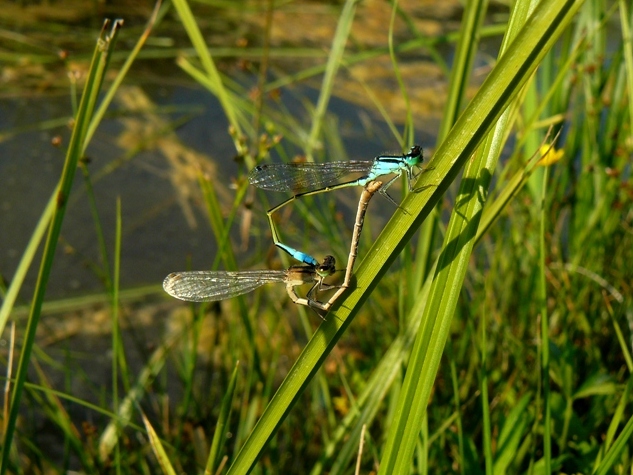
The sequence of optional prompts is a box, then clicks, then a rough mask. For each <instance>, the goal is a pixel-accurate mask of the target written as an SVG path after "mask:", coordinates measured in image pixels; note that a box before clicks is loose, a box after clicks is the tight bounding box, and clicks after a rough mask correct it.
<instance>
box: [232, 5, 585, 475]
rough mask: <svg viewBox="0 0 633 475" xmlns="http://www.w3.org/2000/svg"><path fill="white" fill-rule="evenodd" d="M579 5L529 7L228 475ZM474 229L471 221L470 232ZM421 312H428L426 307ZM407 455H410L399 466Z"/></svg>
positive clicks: (290, 399) (303, 381)
mask: <svg viewBox="0 0 633 475" xmlns="http://www.w3.org/2000/svg"><path fill="white" fill-rule="evenodd" d="M579 5H580V2H577V1H573V0H569V1H567V2H564V1H554V0H550V1H544V2H542V3H541V4H540V5H539V7H538V8H537V9H536V10H535V14H534V15H533V16H532V17H530V19H529V20H528V22H527V24H526V26H525V27H524V28H523V29H522V30H521V31H520V32H519V35H518V36H517V40H516V41H515V42H514V43H512V45H510V47H509V48H508V51H507V52H506V54H504V55H503V57H502V58H501V59H500V60H499V63H498V64H497V66H496V67H495V68H494V69H493V71H492V72H491V73H490V76H489V77H488V79H487V80H486V81H485V82H484V84H483V85H482V87H481V89H480V91H479V93H478V94H477V95H476V96H475V98H473V100H472V102H471V103H470V104H469V106H468V107H467V108H466V110H465V111H464V113H463V114H462V116H461V118H460V119H459V120H458V122H457V124H456V125H455V127H454V128H453V130H452V132H451V134H450V135H449V136H448V137H447V139H446V140H445V142H444V143H443V144H442V145H441V146H440V148H439V149H438V151H437V153H436V156H435V159H434V160H433V162H432V164H431V166H430V170H429V171H427V173H424V174H423V175H422V177H421V179H420V180H419V181H418V183H417V187H418V189H419V190H420V191H418V192H417V193H411V194H409V195H408V196H407V198H406V199H405V201H404V202H403V204H402V209H400V210H398V211H397V212H396V214H395V216H394V217H393V218H392V219H391V220H390V221H389V223H388V224H387V226H386V227H385V229H384V230H383V232H382V233H381V235H380V237H379V238H378V240H377V241H376V243H375V245H374V246H373V247H372V249H370V251H369V252H368V256H369V257H368V258H366V259H365V260H364V261H363V262H362V263H361V265H360V266H359V268H358V270H357V272H356V278H357V284H356V288H355V289H354V290H353V291H350V292H349V293H346V294H344V295H343V297H342V298H341V304H340V305H338V306H337V308H336V310H335V311H333V312H332V313H330V314H329V316H328V319H327V321H326V322H324V323H323V324H322V325H321V326H320V327H319V329H318V330H317V332H316V333H315V335H314V337H313V338H312V339H311V340H310V342H309V343H308V345H307V346H306V347H305V349H304V351H303V352H302V353H301V355H300V356H299V358H298V360H297V362H296V363H295V365H294V366H293V368H292V369H291V370H290V372H289V374H288V376H287V377H286V379H285V380H284V383H283V384H282V385H281V387H280V388H279V390H278V392H277V393H276V394H275V396H274V397H273V399H272V401H271V403H270V404H269V406H268V407H267V409H266V411H265V412H264V414H263V415H262V417H261V419H260V420H259V422H258V424H257V425H256V427H255V428H254V429H253V432H252V433H251V436H250V437H249V438H248V440H247V441H246V442H245V444H244V446H243V447H242V449H241V451H240V452H239V453H238V455H237V457H236V459H235V461H234V463H233V465H232V466H231V468H230V470H229V473H244V472H246V471H248V470H249V469H250V468H251V467H252V465H253V464H254V463H255V461H256V460H257V458H258V457H259V454H260V452H261V450H262V448H263V446H264V445H265V444H266V442H267V441H268V440H269V438H270V437H271V436H272V434H273V433H274V432H275V430H276V428H277V427H278V426H279V424H280V423H281V421H282V420H283V418H284V417H285V415H286V414H287V412H288V411H289V410H290V408H291V407H292V405H293V403H294V402H295V401H296V399H297V397H298V395H299V394H300V393H301V391H302V390H303V389H304V388H305V386H306V385H307V384H308V382H309V380H310V379H311V378H312V376H313V375H314V373H315V372H316V371H317V369H318V367H319V366H320V365H321V363H322V362H323V360H324V359H325V357H326V356H327V354H328V353H329V352H330V351H331V349H332V348H333V346H334V345H335V344H336V342H337V341H338V339H339V338H340V337H341V335H342V334H343V333H344V331H345V329H346V328H347V326H348V325H349V324H350V323H351V320H352V318H353V316H354V315H355V313H356V311H357V310H358V308H359V307H360V305H361V304H362V303H363V302H364V301H365V300H366V299H367V297H368V296H369V294H370V293H371V291H372V290H373V288H374V287H375V286H376V284H377V282H378V280H379V279H380V277H381V276H382V274H384V272H386V270H387V268H388V266H389V265H390V264H391V263H392V262H393V260H394V259H395V258H396V256H397V255H398V254H399V252H400V251H401V250H402V248H403V247H404V245H405V244H406V243H407V242H408V240H409V239H410V238H411V236H412V235H413V233H414V232H415V231H416V230H417V229H418V227H419V225H420V224H421V222H422V221H423V220H424V219H425V218H426V216H427V215H428V214H429V213H430V212H431V210H432V209H433V207H434V206H435V204H436V203H437V202H438V201H439V199H440V198H441V197H442V195H443V193H444V191H445V190H446V189H447V188H448V186H449V185H450V183H452V181H453V179H454V178H455V177H456V176H457V174H458V173H459V171H460V169H461V167H462V166H463V165H464V164H465V163H466V161H467V160H468V158H469V157H470V156H471V155H472V153H473V152H474V151H475V149H476V148H477V146H478V144H479V143H480V141H481V140H482V139H483V137H484V136H485V133H486V132H487V131H488V130H490V128H491V127H492V126H493V125H494V123H495V122H496V120H497V119H498V118H499V116H500V115H501V113H502V112H503V110H504V109H505V107H507V105H508V104H509V102H510V101H511V100H512V99H513V98H514V97H515V96H516V95H517V94H518V92H519V90H520V88H521V87H522V86H523V85H524V84H525V83H526V82H527V80H528V78H529V77H530V75H531V73H532V72H533V71H534V70H535V68H536V66H537V65H538V63H539V61H540V60H541V59H542V57H543V55H544V54H545V52H546V51H548V50H549V49H550V48H551V46H552V45H553V43H554V41H555V40H556V38H557V37H558V35H559V34H560V33H561V31H562V30H563V28H564V27H565V26H567V25H568V23H569V22H570V21H571V18H572V17H573V15H574V13H575V11H576V10H577V8H578V7H579ZM420 185H422V187H420ZM475 231H476V226H475V227H474V229H473V230H472V233H474V232H475ZM426 313H427V314H428V313H429V310H428V309H427V310H426ZM440 354H441V351H440ZM424 405H426V400H425V401H424ZM409 460H410V458H408V459H407V463H408V461H409ZM381 469H383V468H382V467H381ZM383 470H386V471H387V472H389V470H390V468H389V467H385V468H384V469H383ZM390 473H393V472H390Z"/></svg>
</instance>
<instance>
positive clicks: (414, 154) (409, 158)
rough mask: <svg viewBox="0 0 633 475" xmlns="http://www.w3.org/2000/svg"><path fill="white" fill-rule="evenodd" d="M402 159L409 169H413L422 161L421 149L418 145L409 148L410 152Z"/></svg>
mask: <svg viewBox="0 0 633 475" xmlns="http://www.w3.org/2000/svg"><path fill="white" fill-rule="evenodd" d="M404 158H405V160H406V162H407V164H408V165H409V166H410V167H415V166H417V165H419V164H420V163H422V161H423V160H424V157H423V155H422V147H420V146H419V145H414V146H413V147H411V150H409V153H407V154H406V155H405V156H404Z"/></svg>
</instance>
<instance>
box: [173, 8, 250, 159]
mask: <svg viewBox="0 0 633 475" xmlns="http://www.w3.org/2000/svg"><path fill="white" fill-rule="evenodd" d="M172 3H173V4H174V7H175V8H176V11H177V12H178V16H179V17H180V20H181V21H182V24H183V26H184V27H185V30H186V31H187V34H188V35H189V39H190V40H191V44H192V45H193V47H194V48H195V50H196V53H197V55H198V58H200V61H201V62H202V67H203V68H204V70H205V71H206V75H207V77H208V79H209V81H210V84H211V87H212V92H213V93H214V94H215V95H216V96H217V98H218V100H219V101H220V104H221V105H222V109H223V110H224V113H225V114H226V117H227V119H228V121H229V124H231V127H233V128H234V129H235V131H236V134H237V135H242V128H241V126H240V123H239V121H238V120H237V114H236V111H235V108H234V106H233V105H234V104H235V102H234V101H233V100H232V99H231V97H230V94H229V92H228V91H227V89H226V88H225V87H224V84H223V82H222V78H221V77H220V73H219V72H218V69H217V68H216V67H215V63H214V62H213V58H212V57H211V55H210V54H209V49H208V48H207V45H206V44H205V42H204V39H203V37H202V32H201V31H200V28H198V25H197V23H196V20H195V18H194V16H193V13H192V12H191V8H189V4H188V3H187V1H186V0H174V1H173V2H172ZM179 64H181V65H182V62H179ZM234 143H235V146H236V150H237V152H238V154H240V155H242V154H243V152H244V150H242V146H241V142H240V141H234Z"/></svg>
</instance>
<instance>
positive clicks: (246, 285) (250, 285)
mask: <svg viewBox="0 0 633 475" xmlns="http://www.w3.org/2000/svg"><path fill="white" fill-rule="evenodd" d="M421 163H422V149H421V147H419V146H418V145H415V146H413V147H411V150H410V151H409V153H406V154H403V155H379V156H378V157H376V158H374V160H371V161H359V160H354V161H345V162H344V161H340V162H329V163H328V162H326V163H282V164H269V165H258V166H256V167H255V168H254V169H253V170H251V172H250V173H249V176H248V179H249V182H250V183H251V184H253V185H255V186H257V187H259V188H263V189H265V190H274V191H290V192H292V193H293V196H292V197H291V198H289V199H287V200H286V201H284V202H282V203H281V204H279V205H277V206H275V207H274V208H271V209H270V210H268V212H267V215H268V222H269V225H270V229H271V233H272V237H273V242H274V244H275V245H276V246H277V247H279V248H280V249H283V250H284V251H286V252H287V253H288V254H290V255H291V256H292V257H294V258H295V259H297V260H298V261H300V262H302V263H303V264H304V265H296V266H291V267H290V268H289V269H287V270H251V271H236V272H229V271H190V272H175V273H172V274H170V275H168V276H167V278H165V280H164V282H163V288H164V289H165V291H166V292H167V293H169V294H170V295H172V296H173V297H176V298H179V299H181V300H186V301H193V302H208V301H216V300H223V299H227V298H231V297H235V296H238V295H241V294H244V293H247V292H250V291H252V290H254V289H256V288H258V287H260V286H262V285H264V284H267V283H273V282H279V283H285V284H286V290H287V292H288V295H289V296H290V298H291V299H292V301H293V302H295V303H297V304H301V305H307V306H310V307H313V308H316V309H320V310H324V311H326V312H327V311H328V310H329V309H330V308H331V306H332V305H333V304H334V302H335V301H336V299H337V298H338V297H339V296H340V295H341V294H342V293H343V291H344V290H345V289H346V288H348V287H349V284H350V282H351V277H352V272H353V267H354V263H355V261H356V257H357V253H358V244H359V241H360V234H361V232H362V228H363V222H364V218H365V212H366V210H367V206H368V204H369V201H370V200H371V198H372V196H373V195H374V194H375V193H376V192H377V191H378V192H380V193H381V194H382V195H384V196H385V197H387V198H388V199H389V200H390V201H391V202H392V203H394V204H395V205H396V206H397V203H396V202H395V201H394V200H393V198H391V196H389V194H388V193H387V189H388V188H389V187H390V186H391V184H392V183H393V182H394V181H395V180H396V179H397V178H398V177H400V176H402V174H403V173H404V174H406V178H407V184H408V188H409V191H413V181H414V179H415V178H416V177H417V175H414V173H413V168H414V167H419V166H420V165H421ZM354 173H356V174H361V176H360V177H358V178H355V179H352V180H349V181H341V180H342V179H343V178H344V177H347V176H349V175H351V174H354ZM391 174H393V175H395V176H394V177H393V178H392V179H391V180H389V181H387V182H386V183H383V182H382V181H378V180H377V178H379V177H381V176H384V175H391ZM351 186H364V187H365V189H364V190H363V193H362V194H361V197H360V200H359V203H358V210H357V214H356V221H355V223H354V231H353V236H352V243H351V247H350V253H349V256H348V262H347V267H346V272H345V278H344V281H343V284H342V285H341V286H339V288H338V290H337V292H335V293H334V294H333V295H332V296H331V297H330V299H329V300H328V301H327V302H321V301H319V300H318V298H317V296H318V292H319V291H320V290H328V289H332V288H334V286H331V285H328V284H325V283H324V279H325V278H326V277H329V276H331V275H332V274H333V273H334V272H335V260H334V257H332V256H326V258H325V259H324V261H323V263H319V261H317V260H316V259H315V258H314V257H312V256H311V255H309V254H306V253H304V252H301V251H298V250H296V249H294V248H292V247H290V246H288V245H286V244H284V243H282V242H281V241H280V240H279V236H278V233H277V230H276V227H275V223H274V221H273V218H272V216H273V214H274V213H275V212H276V211H278V210H280V209H281V208H283V207H284V206H286V205H287V204H289V203H290V202H292V201H293V200H295V199H296V198H300V197H303V196H309V195H315V194H318V193H324V192H327V191H332V190H337V189H340V188H346V187H351ZM309 283H311V284H313V286H312V288H311V289H310V290H309V291H308V293H307V294H306V297H305V298H302V297H299V296H298V295H297V293H296V291H295V287H297V286H299V285H304V284H309Z"/></svg>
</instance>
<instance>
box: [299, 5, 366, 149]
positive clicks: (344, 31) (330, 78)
mask: <svg viewBox="0 0 633 475" xmlns="http://www.w3.org/2000/svg"><path fill="white" fill-rule="evenodd" d="M357 3H358V0H346V1H345V5H344V7H343V11H342V12H341V16H340V18H339V22H338V25H337V27H336V33H334V41H333V42H332V50H331V51H330V54H329V56H328V62H327V66H326V68H325V76H324V77H323V84H322V85H321V91H320V94H319V100H318V101H317V105H316V108H315V110H314V115H313V116H312V129H310V135H309V136H308V143H307V144H306V147H305V152H306V155H307V156H308V157H309V156H310V155H311V154H312V150H314V149H315V147H316V145H317V142H318V140H319V136H320V134H321V126H322V122H323V119H324V118H325V113H326V111H327V106H328V103H329V102H330V97H331V96H332V88H333V87H334V78H335V77H336V73H337V71H338V68H339V66H340V65H341V60H342V58H343V52H344V51H345V43H347V38H348V37H349V32H350V30H351V27H352V22H353V20H354V13H355V12H356V4H357Z"/></svg>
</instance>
